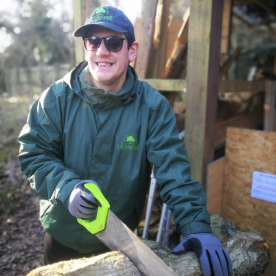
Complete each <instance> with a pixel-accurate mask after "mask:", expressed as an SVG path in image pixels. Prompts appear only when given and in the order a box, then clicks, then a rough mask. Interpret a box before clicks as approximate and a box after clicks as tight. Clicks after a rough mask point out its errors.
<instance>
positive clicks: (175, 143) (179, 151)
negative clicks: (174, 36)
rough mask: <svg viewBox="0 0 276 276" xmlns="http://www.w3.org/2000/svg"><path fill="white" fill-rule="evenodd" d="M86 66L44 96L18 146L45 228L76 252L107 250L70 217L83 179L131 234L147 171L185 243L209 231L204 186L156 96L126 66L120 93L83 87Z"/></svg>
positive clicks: (160, 98)
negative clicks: (98, 189)
mask: <svg viewBox="0 0 276 276" xmlns="http://www.w3.org/2000/svg"><path fill="white" fill-rule="evenodd" d="M86 65H87V64H86V63H81V64H80V65H79V66H78V67H76V68H75V69H74V70H73V71H72V72H70V73H68V74H67V75H66V76H65V77H64V79H62V80H60V81H58V82H56V83H54V84H53V85H52V86H51V87H49V88H48V89H47V90H46V91H44V92H43V93H42V94H41V96H40V97H39V99H38V100H37V101H36V102H35V103H34V105H33V106H32V108H31V110H30V114H29V117H28V120H27V123H26V125H25V126H24V128H23V129H22V131H21V133H20V136H19V142H20V144H21V146H20V153H19V161H20V164H21V168H22V171H23V172H24V174H25V175H26V176H27V177H28V178H29V181H30V184H31V186H32V188H33V189H34V190H35V191H36V192H37V193H38V194H39V196H40V198H41V203H40V218H41V223H42V225H43V227H44V229H45V230H46V231H47V232H49V233H50V234H51V235H52V236H53V237H54V238H55V239H56V240H57V241H59V242H60V243H61V244H64V245H66V246H68V247H71V248H73V249H75V250H79V251H80V252H93V251H98V250H101V249H103V248H104V246H103V245H102V244H101V242H100V241H99V240H98V239H97V238H96V237H95V236H94V235H92V234H90V233H89V232H88V231H87V230H86V229H85V228H84V227H83V226H81V225H80V224H78V223H77V221H76V218H74V217H73V216H71V214H70V213H69V211H68V207H67V204H68V199H69V196H70V193H71V191H72V189H73V188H74V186H75V185H76V184H77V183H78V182H80V181H81V180H89V179H92V180H94V181H96V182H97V183H98V184H99V185H100V187H101V189H102V192H103V194H104V196H105V197H106V198H107V200H108V201H109V203H110V205H111V210H112V211H113V212H114V213H115V214H117V216H118V217H119V218H120V219H121V220H122V221H123V222H124V223H126V224H127V225H128V227H130V229H132V230H134V229H135V228H136V227H137V225H138V224H139V222H140V219H141V214H142V211H143V208H144V205H145V195H146V193H147V192H148V189H149V180H150V172H151V164H152V165H153V166H154V176H155V178H156V179H157V182H158V184H159V185H160V189H161V197H162V199H163V200H164V202H166V203H167V205H168V207H169V208H170V210H171V211H172V212H173V215H174V221H175V224H176V228H177V230H178V231H179V232H181V233H182V234H183V235H184V236H185V235H187V234H190V233H198V232H211V228H210V218H209V214H208V213H207V211H206V208H205V194H204V191H203V189H202V186H201V185H200V184H199V183H198V182H195V181H193V180H192V179H190V164H189V162H188V160H187V157H186V151H185V146H184V142H183V140H181V139H179V134H178V130H177V128H176V122H175V116H174V113H173V110H172V108H171V107H170V105H169V103H168V101H167V100H166V98H165V97H163V96H162V95H161V94H160V93H159V92H158V91H157V90H155V89H153V88H152V87H151V86H149V85H148V84H147V83H145V82H140V81H138V79H137V76H136V73H135V71H134V70H133V69H132V68H131V67H129V68H128V72H127V80H126V81H125V83H124V86H123V87H122V89H121V90H120V91H119V92H117V93H106V92H104V91H103V90H101V89H97V88H94V87H91V86H89V85H87V84H85V83H84V82H83V81H81V78H80V74H81V76H83V75H84V72H85V69H84V68H85V67H86Z"/></svg>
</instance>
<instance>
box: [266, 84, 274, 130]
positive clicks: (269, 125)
mask: <svg viewBox="0 0 276 276" xmlns="http://www.w3.org/2000/svg"><path fill="white" fill-rule="evenodd" d="M275 102H276V82H275V81H266V82H265V104H264V130H265V131H274V119H275Z"/></svg>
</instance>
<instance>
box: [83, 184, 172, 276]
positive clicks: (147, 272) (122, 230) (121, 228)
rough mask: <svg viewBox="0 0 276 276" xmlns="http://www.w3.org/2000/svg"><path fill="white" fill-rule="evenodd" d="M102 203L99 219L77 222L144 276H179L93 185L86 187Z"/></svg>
mask: <svg viewBox="0 0 276 276" xmlns="http://www.w3.org/2000/svg"><path fill="white" fill-rule="evenodd" d="M84 186H85V188H86V189H88V190H89V191H90V192H91V193H92V194H93V196H94V197H95V198H96V199H97V200H98V201H99V202H100V204H101V206H99V207H98V211H97V216H96V219H95V220H93V221H90V220H84V219H78V222H79V223H80V224H81V225H83V226H84V227H85V228H86V229H87V230H88V231H89V232H90V233H92V234H95V235H96V236H97V237H98V239H100V241H101V242H102V243H104V244H105V245H106V246H107V247H109V248H110V249H111V250H116V251H121V252H122V253H124V254H125V255H126V256H127V257H128V258H129V259H130V261H131V262H132V263H133V264H134V265H135V266H136V267H137V268H138V270H139V271H140V273H141V275H143V276H171V275H172V276H177V274H176V273H175V272H174V271H173V270H172V269H171V268H170V267H169V266H167V265H166V264H165V263H164V262H163V260H161V259H160V258H159V257H158V256H157V255H156V254H155V253H154V252H153V251H152V250H151V249H150V248H149V247H147V246H146V245H145V244H144V243H143V242H142V241H141V240H140V239H139V238H138V237H137V236H136V235H135V234H134V233H133V232H132V231H131V230H130V229H129V228H128V227H127V226H126V225H125V224H124V223H123V222H122V221H121V220H120V219H119V218H118V217H117V216H116V215H115V214H114V213H113V212H112V211H111V210H109V209H110V205H109V203H108V201H107V200H106V198H105V197H104V196H103V194H102V192H101V191H100V190H99V188H98V187H97V186H96V185H95V184H93V183H86V184H84Z"/></svg>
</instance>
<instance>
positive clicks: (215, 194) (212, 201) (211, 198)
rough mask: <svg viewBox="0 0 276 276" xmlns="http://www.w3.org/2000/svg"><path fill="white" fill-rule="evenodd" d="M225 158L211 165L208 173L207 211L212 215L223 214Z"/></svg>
mask: <svg viewBox="0 0 276 276" xmlns="http://www.w3.org/2000/svg"><path fill="white" fill-rule="evenodd" d="M223 175H224V157H222V158H220V159H218V160H216V161H214V162H212V163H210V164H209V165H208V171H207V187H208V188H207V192H206V196H207V210H208V212H209V213H210V214H211V215H212V214H219V215H221V213H222V190H223Z"/></svg>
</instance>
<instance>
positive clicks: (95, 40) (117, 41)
mask: <svg viewBox="0 0 276 276" xmlns="http://www.w3.org/2000/svg"><path fill="white" fill-rule="evenodd" d="M102 39H103V41H104V45H105V47H106V49H107V50H108V51H109V52H119V51H120V50H121V49H122V47H123V42H124V40H125V38H123V37H119V36H108V37H99V36H94V35H92V36H90V37H85V38H84V47H85V49H86V50H88V51H96V50H97V49H98V48H99V47H100V45H101V43H102Z"/></svg>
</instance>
